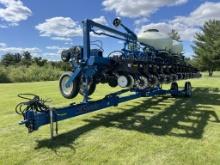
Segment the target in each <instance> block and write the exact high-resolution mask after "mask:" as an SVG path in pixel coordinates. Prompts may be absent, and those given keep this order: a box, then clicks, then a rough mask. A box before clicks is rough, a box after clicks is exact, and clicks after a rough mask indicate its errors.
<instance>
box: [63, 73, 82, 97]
mask: <svg viewBox="0 0 220 165" xmlns="http://www.w3.org/2000/svg"><path fill="white" fill-rule="evenodd" d="M71 75H72V72H65V73H63V74H62V75H61V76H60V80H59V88H60V93H61V94H62V96H63V97H64V98H66V99H72V98H74V97H76V96H77V94H78V93H79V89H80V87H79V79H78V78H77V79H76V80H75V81H74V82H73V86H72V89H71V92H70V93H69V94H66V93H65V92H64V91H63V88H62V81H63V79H64V78H65V77H70V76H71Z"/></svg>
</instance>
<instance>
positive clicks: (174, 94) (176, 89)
mask: <svg viewBox="0 0 220 165" xmlns="http://www.w3.org/2000/svg"><path fill="white" fill-rule="evenodd" d="M178 89H179V88H178V84H177V82H172V84H171V86H170V90H171V91H175V92H171V96H173V97H177V92H178Z"/></svg>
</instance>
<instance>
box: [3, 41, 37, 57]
mask: <svg viewBox="0 0 220 165" xmlns="http://www.w3.org/2000/svg"><path fill="white" fill-rule="evenodd" d="M25 51H28V52H30V53H31V54H32V55H33V56H40V53H41V49H39V48H37V47H32V48H22V47H9V46H7V44H5V43H0V54H6V53H23V52H25Z"/></svg>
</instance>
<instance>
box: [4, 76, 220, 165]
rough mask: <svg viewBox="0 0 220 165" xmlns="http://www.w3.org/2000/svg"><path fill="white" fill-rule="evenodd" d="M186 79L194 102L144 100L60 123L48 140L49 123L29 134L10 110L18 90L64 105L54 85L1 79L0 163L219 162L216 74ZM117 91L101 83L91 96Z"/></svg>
mask: <svg viewBox="0 0 220 165" xmlns="http://www.w3.org/2000/svg"><path fill="white" fill-rule="evenodd" d="M191 82H192V85H193V87H194V89H193V90H194V96H193V98H191V99H183V98H178V99H175V98H171V97H168V96H164V97H150V98H142V99H137V100H134V101H130V102H127V103H123V104H121V105H120V106H119V107H117V108H108V109H105V110H103V111H98V112H94V113H90V114H86V115H83V116H79V117H76V118H74V119H69V120H66V121H62V122H59V135H58V136H57V137H56V138H55V139H54V140H53V141H50V134H49V127H48V126H44V127H41V128H40V129H39V131H37V132H34V133H32V134H28V133H27V130H26V129H25V128H24V127H23V126H19V125H18V124H17V123H18V121H19V120H21V119H22V118H21V116H18V115H17V114H16V113H15V112H14V107H15V105H16V104H17V103H19V102H20V101H21V100H20V99H18V98H17V97H16V95H17V94H18V93H21V92H32V93H36V94H39V95H40V96H42V97H43V98H46V97H48V98H51V99H52V100H53V102H52V103H50V105H53V106H63V105H67V104H69V103H70V101H69V100H66V99H63V98H62V97H61V95H60V93H59V90H58V82H38V83H16V84H1V85H0V165H11V164H22V165H23V164H26V165H39V164H41V165H45V164H46V165H47V164H49V165H54V164H58V165H64V164H74V165H75V164H114V165H116V164H126V165H127V164H141V165H142V164H157V165H160V164H173V165H178V164H186V165H190V164H195V165H203V164H204V165H208V164H216V165H217V164H220V121H219V119H220V73H216V74H215V75H214V77H212V78H209V77H207V76H206V75H205V76H203V78H201V79H195V80H192V81H191ZM179 84H180V86H183V82H180V83H179ZM115 90H116V89H112V88H109V87H107V86H98V90H97V92H96V94H95V95H94V96H93V97H94V98H96V99H97V98H101V97H102V96H104V95H105V94H107V93H110V92H112V91H115ZM79 99H80V98H77V101H79ZM74 101H75V100H74Z"/></svg>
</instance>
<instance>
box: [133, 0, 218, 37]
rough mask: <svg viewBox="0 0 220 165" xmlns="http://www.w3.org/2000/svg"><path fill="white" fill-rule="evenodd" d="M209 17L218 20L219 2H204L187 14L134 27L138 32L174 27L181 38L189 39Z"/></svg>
mask: <svg viewBox="0 0 220 165" xmlns="http://www.w3.org/2000/svg"><path fill="white" fill-rule="evenodd" d="M210 19H217V20H220V2H218V3H214V2H205V3H203V4H201V5H200V6H199V7H198V8H197V9H195V10H194V11H192V12H191V13H190V14H189V15H188V16H177V17H175V18H174V19H173V20H169V21H164V22H159V23H151V24H148V25H143V26H142V27H141V28H140V29H136V32H138V33H140V32H143V31H145V30H147V29H150V28H156V29H159V30H160V31H162V32H165V33H168V32H170V31H171V29H175V30H177V31H178V32H179V34H180V36H181V38H182V40H190V41H191V40H193V38H194V35H195V33H196V32H199V31H200V27H201V26H202V25H203V24H204V22H205V21H208V20H210Z"/></svg>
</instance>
